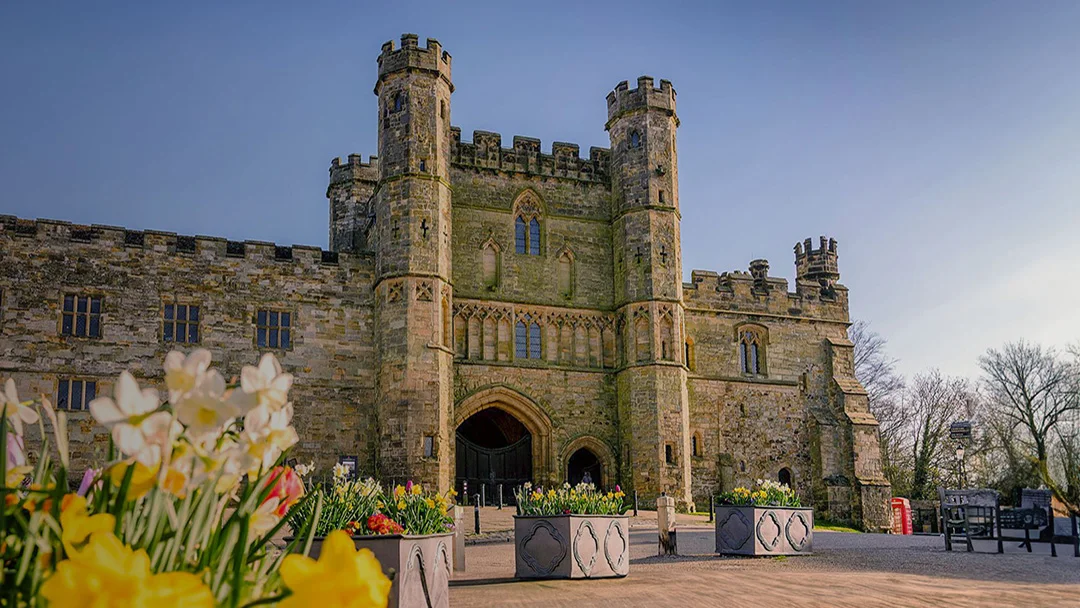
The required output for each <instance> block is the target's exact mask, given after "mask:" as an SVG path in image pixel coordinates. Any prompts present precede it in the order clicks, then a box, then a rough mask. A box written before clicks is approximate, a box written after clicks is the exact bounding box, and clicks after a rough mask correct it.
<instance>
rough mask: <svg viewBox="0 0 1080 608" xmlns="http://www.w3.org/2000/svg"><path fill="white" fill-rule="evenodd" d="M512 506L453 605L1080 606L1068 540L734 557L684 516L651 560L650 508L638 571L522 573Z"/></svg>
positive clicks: (492, 515)
mask: <svg viewBox="0 0 1080 608" xmlns="http://www.w3.org/2000/svg"><path fill="white" fill-rule="evenodd" d="M512 515H513V510H512V509H504V510H503V511H501V512H498V511H495V510H494V509H491V508H488V509H484V512H483V514H482V517H481V522H482V524H484V526H485V529H486V530H488V531H486V532H485V533H484V534H483V535H481V537H479V538H477V537H473V538H471V539H470V542H475V543H478V544H470V545H468V546H467V547H466V549H465V556H466V565H467V570H466V572H464V573H457V574H456V576H455V579H454V580H453V582H452V583H451V584H452V588H451V592H450V599H451V604H452V605H453V606H543V607H545V608H553V607H555V606H619V607H620V608H622V607H629V606H659V605H665V604H666V605H671V606H677V607H679V606H681V607H689V606H748V607H749V606H835V607H841V606H852V607H858V608H869V607H873V606H980V607H982V606H1080V558H1074V557H1072V547H1070V546H1066V545H1059V546H1058V555H1059V557H1057V558H1054V557H1050V550H1049V547H1048V546H1047V545H1035V546H1034V552H1033V553H1031V554H1028V553H1027V552H1026V550H1024V549H1022V548H1019V547H1017V545H1016V543H1011V544H1007V545H1006V554H1005V555H997V554H995V553H992V551H994V550H995V545H994V544H993V543H983V544H981V545H980V544H977V545H976V550H977V551H985V552H986V553H970V554H969V553H965V552H953V553H946V552H945V550H944V546H943V545H944V543H943V541H942V539H941V538H940V537H937V536H889V535H880V534H851V533H842V532H824V531H817V532H815V536H814V550H815V555H813V556H810V557H800V558H788V559H776V558H773V559H767V558H766V559H735V558H720V557H718V556H716V555H714V554H712V553H711V552H712V548H713V534H712V529H711V528H709V527H707V525H706V524H705V518H703V517H695V516H681V517H682V520H681V522H680V524H681V526H682V527H681V528H680V531H679V549H680V552H681V553H682V554H683V555H682V556H680V557H677V558H661V557H657V556H656V528H655V514H654V513H647V512H642V513H641V517H639V518H635V519H634V520H632V524H631V533H630V541H631V569H630V575H629V576H627V577H626V578H624V579H609V580H593V581H542V582H541V581H532V582H521V581H516V580H515V579H514V578H513V577H514V548H513V544H512V542H509V541H508V539H509V536H510V534H509V532H508V529H509V525H510V522H511V521H512V519H511V517H512ZM467 516H468V519H467V521H466V523H467V527H468V528H469V529H470V530H471V528H472V516H473V514H472V510H471V508H469V510H468V511H467Z"/></svg>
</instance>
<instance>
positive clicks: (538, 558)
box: [514, 484, 630, 578]
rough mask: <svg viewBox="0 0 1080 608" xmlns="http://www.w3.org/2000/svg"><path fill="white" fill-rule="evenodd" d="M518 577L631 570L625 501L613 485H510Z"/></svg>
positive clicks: (603, 574)
mask: <svg viewBox="0 0 1080 608" xmlns="http://www.w3.org/2000/svg"><path fill="white" fill-rule="evenodd" d="M514 494H515V497H516V498H517V502H518V507H519V508H520V510H521V515H517V516H515V517H514V559H515V570H516V575H517V577H518V578H610V577H623V576H626V575H627V574H628V573H629V572H630V536H629V530H630V527H629V518H628V517H627V516H626V515H624V513H625V512H626V510H627V508H628V506H627V505H625V504H624V503H623V496H624V495H623V493H622V491H621V490H620V489H619V487H618V486H615V491H614V492H607V493H602V492H597V491H596V488H595V487H594V486H593V485H592V484H578V485H577V486H576V487H574V488H571V487H570V485H569V484H564V485H563V487H562V488H560V489H558V490H556V489H549V490H546V491H545V490H544V489H543V488H532V487H531V486H530V485H529V484H525V486H523V487H521V488H518V489H515V490H514Z"/></svg>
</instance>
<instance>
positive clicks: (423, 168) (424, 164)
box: [420, 160, 427, 173]
mask: <svg viewBox="0 0 1080 608" xmlns="http://www.w3.org/2000/svg"><path fill="white" fill-rule="evenodd" d="M424 171H427V161H424V160H421V161H420V172H421V173H423V172H424Z"/></svg>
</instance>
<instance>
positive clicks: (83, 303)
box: [60, 294, 101, 338]
mask: <svg viewBox="0 0 1080 608" xmlns="http://www.w3.org/2000/svg"><path fill="white" fill-rule="evenodd" d="M60 334H61V335H64V336H75V337H78V338H100V337H101V297H100V296H77V295H71V294H68V295H66V296H64V310H63V313H62V315H61V320H60Z"/></svg>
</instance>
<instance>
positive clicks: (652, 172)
mask: <svg viewBox="0 0 1080 608" xmlns="http://www.w3.org/2000/svg"><path fill="white" fill-rule="evenodd" d="M607 108H608V121H607V125H606V128H607V130H608V133H609V135H610V138H611V162H610V166H609V173H610V176H611V190H612V198H613V201H614V209H615V214H614V220H613V221H612V249H613V251H614V253H615V305H616V307H617V310H618V319H619V321H618V323H619V324H620V328H621V330H620V331H621V333H622V336H623V340H622V343H623V349H622V353H621V355H622V360H623V363H624V366H623V368H622V369H621V371H620V372H619V373H618V376H617V386H618V405H619V419H620V421H625V424H626V427H625V428H626V432H624V433H623V445H622V446H621V449H622V452H623V467H622V471H621V473H622V479H623V481H624V483H625V485H627V486H628V487H631V488H633V489H635V490H637V491H638V493H639V495H641V496H643V497H644V499H645V500H646V502H648V501H651V500H653V499H655V497H656V496H657V495H659V494H660V493H661V492H667V494H668V495H670V496H672V497H674V498H675V499H676V501H677V502H678V503H679V505H680V507H682V508H689V507H690V506H691V497H690V431H689V424H690V422H689V407H688V398H687V386H686V361H685V360H684V359H685V357H686V352H687V349H686V348H685V347H684V343H685V338H684V334H685V331H684V310H683V305H682V251H681V246H680V242H681V241H680V235H679V179H678V178H679V165H678V155H677V153H676V148H675V131H676V129H677V128H678V126H679V118H678V116H677V115H676V113H675V89H674V88H673V87H672V86H671V83H670V82H668V81H666V80H661V81H660V86H659V87H656V86H654V81H653V79H652V77H650V76H642V77H640V78H638V80H637V87H636V88H634V89H630V88H629V85H628V84H627V83H626V82H625V81H624V82H621V83H619V84H618V86H616V87H615V90H614V91H612V92H611V93H609V94H608V96H607Z"/></svg>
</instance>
